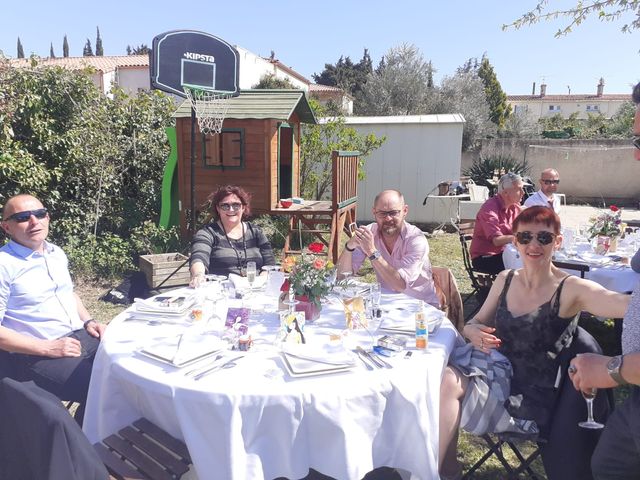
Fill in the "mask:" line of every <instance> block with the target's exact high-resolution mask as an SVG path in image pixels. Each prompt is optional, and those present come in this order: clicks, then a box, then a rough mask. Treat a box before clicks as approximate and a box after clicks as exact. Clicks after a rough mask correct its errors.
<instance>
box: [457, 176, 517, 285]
mask: <svg viewBox="0 0 640 480" xmlns="http://www.w3.org/2000/svg"><path fill="white" fill-rule="evenodd" d="M522 184H523V182H522V177H521V176H520V175H517V174H515V173H507V174H505V175H503V176H502V177H500V180H499V181H498V193H497V195H495V196H493V197H491V198H489V199H488V200H487V201H486V202H484V204H483V205H482V207H480V211H479V212H478V214H477V215H476V223H475V226H474V229H473V239H472V240H471V247H470V252H469V253H470V255H471V263H472V265H473V268H474V269H475V270H478V271H479V272H483V273H491V274H496V273H500V272H501V271H502V270H504V263H503V261H502V251H503V250H504V246H505V245H506V244H508V243H512V242H513V231H512V228H511V227H512V225H513V220H514V219H515V218H516V217H517V216H518V214H519V213H520V210H521V206H520V202H521V201H522V195H523V194H524V190H523V189H522Z"/></svg>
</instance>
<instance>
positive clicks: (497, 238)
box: [476, 209, 514, 247]
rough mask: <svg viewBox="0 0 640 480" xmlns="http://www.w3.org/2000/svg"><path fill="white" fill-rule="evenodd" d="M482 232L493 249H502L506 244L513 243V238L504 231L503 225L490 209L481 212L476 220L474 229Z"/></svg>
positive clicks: (509, 233)
mask: <svg viewBox="0 0 640 480" xmlns="http://www.w3.org/2000/svg"><path fill="white" fill-rule="evenodd" d="M478 224H480V225H479V227H480V228H482V230H483V231H484V233H485V235H486V237H487V239H489V240H491V243H493V245H494V246H495V247H502V246H504V245H506V244H507V243H513V238H514V236H513V235H511V232H510V231H509V232H508V233H507V232H505V231H504V229H503V225H502V224H501V223H500V218H499V217H498V214H497V212H495V211H494V210H491V209H486V210H484V211H483V210H481V211H480V212H479V213H478V217H477V218H476V228H477V227H478Z"/></svg>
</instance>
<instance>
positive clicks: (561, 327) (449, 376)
mask: <svg viewBox="0 0 640 480" xmlns="http://www.w3.org/2000/svg"><path fill="white" fill-rule="evenodd" d="M513 232H514V237H515V238H514V244H515V247H516V249H517V250H518V253H519V254H520V257H521V258H522V260H523V268H521V269H519V270H509V271H503V272H502V273H500V274H499V275H498V277H497V278H496V280H495V282H494V284H493V286H492V288H491V291H490V293H489V295H488V297H487V299H486V301H485V303H484V304H483V306H482V308H481V309H480V311H479V312H478V314H477V315H476V316H475V317H474V318H473V319H472V320H471V321H470V322H469V323H467V325H466V326H465V327H464V330H463V335H464V337H466V339H467V340H468V341H469V343H467V344H466V345H464V346H460V347H459V348H457V349H456V350H455V351H454V352H453V353H452V355H451V358H450V365H449V366H448V367H447V368H446V369H445V372H444V376H443V379H442V385H441V391H440V459H439V465H440V473H441V476H442V477H441V478H458V477H459V475H460V465H459V463H458V461H457V459H456V451H457V437H458V428H459V427H462V428H464V429H465V430H467V431H470V432H472V433H474V434H477V435H480V434H483V433H489V432H516V433H520V434H528V435H529V438H532V439H535V440H536V441H538V442H539V444H540V445H541V451H542V460H543V463H544V467H545V470H546V473H547V478H549V479H550V480H554V479H566V478H580V479H589V478H592V476H591V471H590V468H589V460H590V458H591V454H592V452H593V448H594V447H595V443H596V442H597V434H594V432H593V431H591V432H590V431H587V430H585V429H582V428H580V427H578V425H577V424H578V422H579V421H580V420H584V419H585V418H586V404H585V401H584V399H583V398H582V397H581V395H580V393H579V392H577V391H576V390H575V389H574V388H573V385H572V383H571V381H570V379H569V378H568V375H567V367H568V365H569V360H570V359H571V358H572V357H573V356H574V355H575V354H576V353H579V352H584V351H599V346H598V345H597V342H595V340H593V338H592V337H591V336H590V335H589V334H588V333H586V332H585V331H584V330H582V329H581V328H579V327H577V320H578V317H579V315H580V312H581V311H583V310H585V311H588V312H590V313H592V314H594V315H600V316H605V317H608V318H621V317H622V316H623V315H624V313H625V310H626V308H627V304H628V302H629V296H628V295H623V294H620V293H615V292H611V291H609V290H606V289H605V288H603V287H601V286H600V285H598V284H596V283H594V282H592V281H589V280H585V279H581V278H579V277H576V276H573V275H569V274H567V273H566V272H564V271H562V270H560V269H558V268H556V267H555V266H554V265H553V264H552V262H551V260H552V256H553V253H554V251H555V250H557V249H558V248H559V247H560V245H561V244H562V236H561V234H560V219H559V218H558V215H557V214H556V213H554V212H553V210H551V209H550V208H546V207H538V206H536V207H530V208H527V209H526V210H524V211H523V212H522V213H520V215H518V217H517V218H516V219H515V220H514V223H513ZM602 393H604V392H602ZM599 397H600V398H597V399H596V416H597V417H599V419H600V420H604V418H603V416H605V415H606V414H607V412H608V405H607V401H606V398H604V397H603V396H602V395H599Z"/></svg>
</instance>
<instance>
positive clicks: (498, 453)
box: [462, 433, 541, 480]
mask: <svg viewBox="0 0 640 480" xmlns="http://www.w3.org/2000/svg"><path fill="white" fill-rule="evenodd" d="M481 438H482V439H483V440H484V441H485V442H486V444H487V445H488V447H489V450H488V451H487V452H485V454H484V455H483V456H482V457H481V458H480V459H479V460H478V461H477V462H476V463H474V464H473V465H472V466H471V467H470V468H469V470H467V472H466V473H465V474H464V475H463V477H462V479H463V480H469V479H472V478H473V474H474V473H475V472H476V470H478V469H479V468H480V467H481V466H482V465H483V464H484V463H485V462H486V461H487V460H488V459H489V458H491V457H492V456H494V455H495V457H496V458H497V459H498V460H499V461H500V463H501V464H502V466H503V467H504V469H505V470H506V472H507V477H506V478H508V479H509V480H511V479H518V478H520V475H522V474H525V475H527V477H528V478H531V479H533V480H537V479H538V478H540V477H539V476H538V475H536V473H535V472H534V471H533V470H532V468H531V464H532V463H533V462H534V461H535V460H536V459H537V458H538V457H539V456H540V455H541V451H540V447H536V449H535V450H534V451H533V452H532V453H531V454H530V455H528V456H526V457H525V456H524V454H523V453H522V452H521V451H520V449H519V448H518V445H517V444H516V440H515V439H516V438H518V436H517V435H514V434H509V435H508V436H507V435H501V434H488V433H486V434H484V435H482V436H481ZM520 441H526V438H524V436H523V438H522V439H518V440H517V442H518V443H519V442H520ZM505 445H506V446H507V447H509V449H511V451H512V452H513V454H514V455H515V456H516V458H517V459H518V461H519V462H520V464H519V465H518V466H515V467H514V466H512V465H511V464H510V463H509V461H508V460H507V459H506V457H505V455H504V453H503V448H504V447H505Z"/></svg>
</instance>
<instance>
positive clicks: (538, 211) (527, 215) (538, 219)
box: [513, 206, 560, 235]
mask: <svg viewBox="0 0 640 480" xmlns="http://www.w3.org/2000/svg"><path fill="white" fill-rule="evenodd" d="M521 223H544V224H545V225H546V226H547V227H550V228H552V229H553V233H555V234H556V235H558V234H559V233H560V217H558V214H557V213H556V212H554V211H553V209H551V208H549V207H543V206H535V207H529V208H526V209H524V210H523V211H522V212H520V215H518V216H517V217H516V219H515V220H514V221H513V233H516V232H517V231H518V227H519V225H520V224H521Z"/></svg>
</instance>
